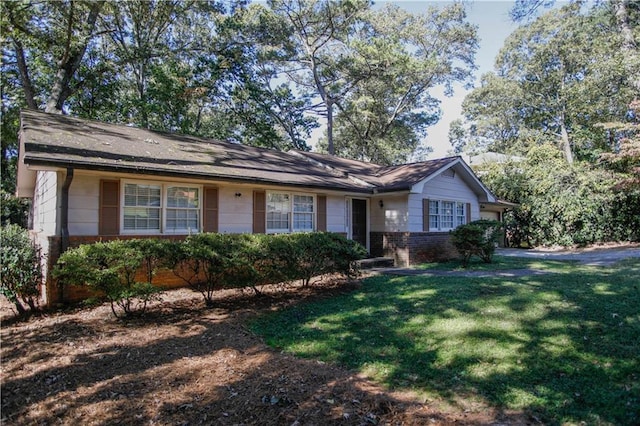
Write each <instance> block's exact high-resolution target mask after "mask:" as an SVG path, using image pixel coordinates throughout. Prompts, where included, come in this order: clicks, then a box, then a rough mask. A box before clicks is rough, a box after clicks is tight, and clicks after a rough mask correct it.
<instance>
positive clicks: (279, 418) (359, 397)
mask: <svg viewBox="0 0 640 426" xmlns="http://www.w3.org/2000/svg"><path fill="white" fill-rule="evenodd" d="M359 285H360V284H359V283H345V282H341V281H338V280H329V281H323V282H318V283H315V284H314V285H313V286H310V287H300V286H287V287H284V286H274V287H268V288H264V289H263V295H262V296H256V295H254V294H252V293H249V292H242V291H237V290H229V291H222V292H220V294H219V295H218V298H217V301H218V303H217V306H216V307H214V308H207V307H206V306H205V304H204V303H203V300H202V297H201V296H200V295H199V294H198V293H194V292H192V291H190V290H187V289H181V290H174V291H171V292H168V293H166V295H165V297H164V301H163V302H162V303H159V304H155V305H154V306H152V307H151V310H150V311H149V312H147V314H146V315H145V316H144V317H141V318H132V319H129V320H126V321H122V320H118V319H115V318H114V317H113V316H112V314H111V311H110V308H109V306H107V305H102V306H99V307H95V308H84V309H75V310H68V311H66V312H53V313H48V314H44V315H41V316H38V317H33V318H30V319H28V320H26V321H15V320H12V318H11V312H10V310H9V308H8V305H6V304H3V305H2V306H1V307H0V313H1V317H2V320H3V323H2V329H1V338H2V348H1V355H2V372H1V378H2V388H1V391H2V407H1V408H2V411H1V415H2V424H6V425H27V424H29V425H32V424H39V425H47V424H61V425H79V424H82V425H109V424H135V425H210V424H215V425H297V426H302V425H331V424H336V425H337V424H340V425H376V424H378V425H382V424H388V425H424V424H474V425H480V424H483V425H484V424H527V423H528V420H529V419H528V418H527V417H526V415H524V414H522V413H511V414H509V413H502V412H498V411H496V410H493V409H488V408H486V407H480V408H476V409H470V408H469V407H466V409H465V407H461V408H460V409H459V410H447V411H439V410H437V409H435V408H434V407H432V406H430V405H428V404H425V403H422V402H421V401H419V400H418V399H417V398H416V397H415V395H412V394H409V393H400V392H390V391H387V390H385V389H383V388H382V387H381V386H379V385H376V384H374V383H373V382H371V381H370V380H368V379H367V378H365V377H362V376H361V375H359V374H357V373H354V372H353V371H348V370H346V369H343V368H341V367H339V366H335V365H329V364H325V363H322V362H318V361H314V360H304V359H299V358H295V357H293V356H291V355H288V354H284V353H281V352H278V351H276V350H274V349H272V348H270V347H268V346H266V345H265V344H264V343H263V342H262V340H261V339H260V338H259V337H257V336H255V335H254V334H252V333H251V332H250V331H249V330H248V329H247V327H246V325H245V324H246V321H247V320H248V319H249V318H255V316H256V315H259V314H261V313H264V312H268V311H270V310H274V309H280V308H282V307H284V306H287V305H288V304H290V303H299V302H300V301H303V300H306V299H310V298H317V297H332V296H334V295H336V294H338V293H341V292H348V291H354V290H355V289H357V287H358V286H359Z"/></svg>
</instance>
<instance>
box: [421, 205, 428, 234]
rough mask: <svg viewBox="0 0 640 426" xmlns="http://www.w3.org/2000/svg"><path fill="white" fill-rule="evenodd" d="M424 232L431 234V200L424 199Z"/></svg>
mask: <svg viewBox="0 0 640 426" xmlns="http://www.w3.org/2000/svg"><path fill="white" fill-rule="evenodd" d="M422 230H423V231H424V232H429V199H428V198H423V199H422Z"/></svg>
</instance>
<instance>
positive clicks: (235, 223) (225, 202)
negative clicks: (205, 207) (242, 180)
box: [218, 186, 253, 234]
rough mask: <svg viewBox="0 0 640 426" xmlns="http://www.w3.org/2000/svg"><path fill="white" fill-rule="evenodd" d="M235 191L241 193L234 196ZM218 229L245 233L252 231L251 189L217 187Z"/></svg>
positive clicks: (232, 232) (233, 232)
mask: <svg viewBox="0 0 640 426" xmlns="http://www.w3.org/2000/svg"><path fill="white" fill-rule="evenodd" d="M236 193H238V194H242V195H240V196H239V197H236ZM218 199H219V202H218V206H219V207H218V231H219V232H221V233H227V234H246V233H249V234H250V233H251V232H252V231H253V191H252V190H251V189H249V188H246V187H238V186H220V187H219V188H218Z"/></svg>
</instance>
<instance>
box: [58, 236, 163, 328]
mask: <svg viewBox="0 0 640 426" xmlns="http://www.w3.org/2000/svg"><path fill="white" fill-rule="evenodd" d="M145 259H147V256H146V255H145V254H144V253H143V252H142V251H141V250H140V249H139V244H138V243H137V242H136V241H120V240H115V241H110V242H107V243H102V242H98V243H94V244H83V245H81V246H79V247H77V248H74V249H70V250H67V251H66V252H64V253H63V254H62V256H60V258H59V259H58V262H57V264H56V267H55V268H54V271H53V276H54V278H56V279H58V280H59V281H60V282H62V283H63V284H75V285H87V286H89V287H91V288H93V289H94V290H96V291H98V292H100V293H102V294H103V295H104V296H105V297H106V298H107V299H108V300H109V302H110V304H111V311H112V312H113V315H114V316H116V317H120V316H122V315H119V314H118V312H117V310H116V307H119V308H120V309H121V310H122V311H123V313H124V316H129V315H130V314H132V313H133V312H134V311H138V312H142V313H144V312H145V310H146V307H147V304H148V303H149V302H151V301H154V300H160V289H158V288H157V287H155V286H153V284H151V282H150V281H147V282H138V281H136V274H137V273H138V271H139V270H140V269H141V267H142V266H143V263H144V262H145ZM149 276H150V275H149Z"/></svg>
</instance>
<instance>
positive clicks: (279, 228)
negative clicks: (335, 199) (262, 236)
mask: <svg viewBox="0 0 640 426" xmlns="http://www.w3.org/2000/svg"><path fill="white" fill-rule="evenodd" d="M314 227H315V197H314V196H313V195H304V194H288V193H282V192H269V193H267V232H273V233H276V232H281V233H285V232H305V231H313V230H314Z"/></svg>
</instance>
